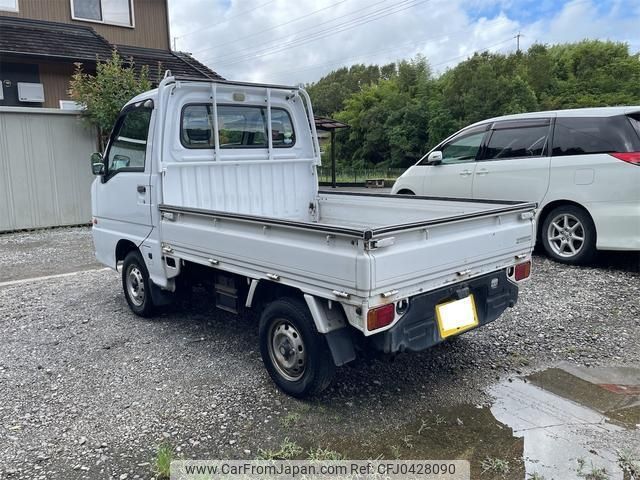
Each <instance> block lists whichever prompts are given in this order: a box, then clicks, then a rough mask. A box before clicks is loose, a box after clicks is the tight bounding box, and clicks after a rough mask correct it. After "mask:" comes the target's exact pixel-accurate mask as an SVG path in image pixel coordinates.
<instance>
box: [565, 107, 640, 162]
mask: <svg viewBox="0 0 640 480" xmlns="http://www.w3.org/2000/svg"><path fill="white" fill-rule="evenodd" d="M637 151H640V138H639V137H638V134H637V133H636V131H635V130H634V128H633V126H632V124H631V122H630V120H629V118H627V117H626V116H624V115H618V116H615V117H583V118H564V117H559V118H557V119H556V126H555V130H554V134H553V155H554V156H563V155H584V154H589V153H609V152H621V153H624V152H637Z"/></svg>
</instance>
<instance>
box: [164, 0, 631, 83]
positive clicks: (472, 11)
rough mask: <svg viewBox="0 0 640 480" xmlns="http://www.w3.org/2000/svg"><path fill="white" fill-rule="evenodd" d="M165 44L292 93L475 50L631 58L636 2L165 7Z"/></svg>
mask: <svg viewBox="0 0 640 480" xmlns="http://www.w3.org/2000/svg"><path fill="white" fill-rule="evenodd" d="M169 8H170V11H169V14H170V17H171V35H172V36H173V37H176V44H177V49H178V50H182V51H186V52H190V53H191V54H192V55H193V56H194V57H196V58H197V59H198V60H200V61H201V62H203V63H205V64H206V65H208V66H209V67H211V68H212V69H213V70H215V71H217V72H218V73H219V74H220V75H222V76H223V77H225V78H228V79H233V80H245V81H257V82H273V83H287V84H297V83H300V82H310V81H314V80H317V79H319V78H321V77H322V76H323V75H325V74H327V73H328V72H330V71H331V70H335V69H336V68H339V67H341V66H344V65H351V64H354V63H367V64H369V63H377V64H384V63H388V62H392V61H395V60H399V59H403V58H410V57H412V56H415V55H416V54H417V53H422V54H424V55H425V56H426V57H427V59H428V60H429V63H430V64H431V66H432V68H433V69H434V70H435V71H436V72H442V71H443V70H445V69H447V68H451V67H453V66H455V65H456V64H457V63H458V62H460V61H462V60H464V59H465V58H466V57H467V56H468V55H470V54H472V53H473V52H474V51H476V50H490V51H494V52H505V53H506V52H512V51H515V49H516V40H515V38H514V37H515V35H516V34H517V33H518V32H521V33H522V37H521V40H520V42H521V48H523V49H526V48H528V47H529V46H530V45H531V44H532V43H547V44H552V43H560V42H568V41H576V40H582V39H584V38H598V39H611V40H620V41H625V42H627V43H629V44H630V46H631V50H632V51H633V52H637V51H638V50H640V1H638V0H570V1H565V0H271V1H269V0H169Z"/></svg>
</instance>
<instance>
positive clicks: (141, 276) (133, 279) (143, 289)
mask: <svg viewBox="0 0 640 480" xmlns="http://www.w3.org/2000/svg"><path fill="white" fill-rule="evenodd" d="M134 283H135V285H134ZM136 288H137V292H138V293H137V295H136V293H135V292H136ZM152 288H153V285H152V284H151V280H150V279H149V271H148V270H147V266H146V265H145V263H144V260H143V259H142V255H141V254H140V252H139V251H138V250H135V251H132V252H129V253H128V254H127V256H126V257H125V258H124V263H123V265H122V289H123V290H124V296H125V298H126V299H127V303H128V304H129V308H131V311H132V312H133V313H135V314H136V315H138V316H140V317H150V316H152V315H153V314H154V312H155V306H154V304H153V298H152V294H151V289H152Z"/></svg>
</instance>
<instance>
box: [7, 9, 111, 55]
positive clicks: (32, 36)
mask: <svg viewBox="0 0 640 480" xmlns="http://www.w3.org/2000/svg"><path fill="white" fill-rule="evenodd" d="M0 30H1V31H2V35H0V53H2V54H18V55H30V56H38V57H55V58H64V59H70V60H74V61H76V60H89V61H94V62H95V60H96V55H98V56H100V57H109V56H110V55H111V50H112V47H111V45H110V44H109V42H107V41H106V40H105V39H104V38H102V37H101V36H100V35H98V34H97V33H96V32H95V30H93V29H92V28H91V27H86V26H84V25H69V24H66V23H57V22H45V21H43V20H30V19H26V18H15V17H3V16H0Z"/></svg>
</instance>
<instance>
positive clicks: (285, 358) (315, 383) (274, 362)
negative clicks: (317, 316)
mask: <svg viewBox="0 0 640 480" xmlns="http://www.w3.org/2000/svg"><path fill="white" fill-rule="evenodd" d="M259 332H260V353H261V355H262V361H263V362H264V365H265V367H266V369H267V371H268V372H269V375H270V376H271V378H272V379H273V381H274V382H275V384H276V385H278V387H280V388H281V389H282V390H283V391H284V392H285V393H287V394H289V395H291V396H293V397H306V396H309V395H314V394H317V393H320V392H321V391H322V390H324V389H325V388H327V387H328V386H329V384H330V383H331V379H332V378H333V375H334V372H335V365H334V363H333V357H332V356H331V352H330V351H329V348H328V346H327V342H326V340H325V338H324V336H323V335H321V334H320V333H318V331H317V330H316V327H315V324H314V322H313V318H312V317H311V314H310V312H309V309H308V308H307V306H306V304H304V303H303V302H301V301H300V300H297V299H293V298H282V299H279V300H276V301H274V302H272V303H270V304H269V305H268V306H267V307H266V308H265V309H264V311H263V312H262V315H261V317H260V329H259Z"/></svg>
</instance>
